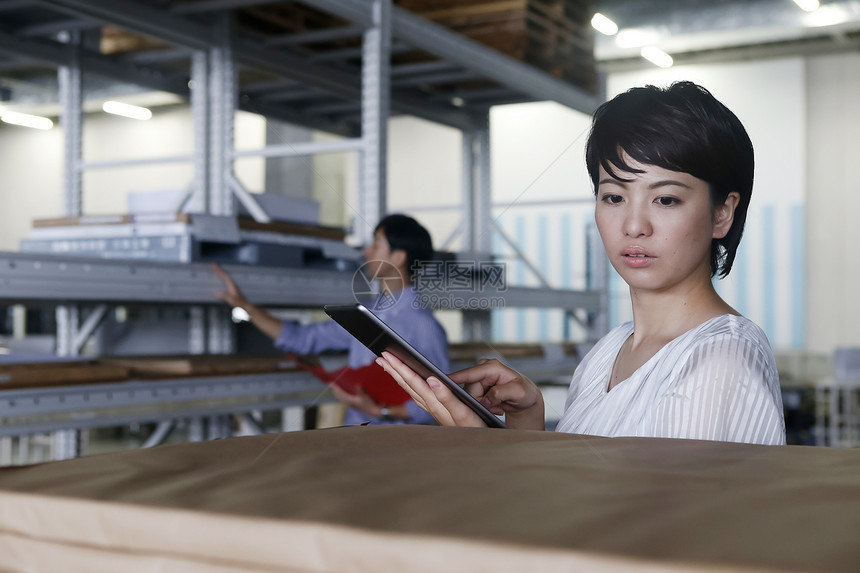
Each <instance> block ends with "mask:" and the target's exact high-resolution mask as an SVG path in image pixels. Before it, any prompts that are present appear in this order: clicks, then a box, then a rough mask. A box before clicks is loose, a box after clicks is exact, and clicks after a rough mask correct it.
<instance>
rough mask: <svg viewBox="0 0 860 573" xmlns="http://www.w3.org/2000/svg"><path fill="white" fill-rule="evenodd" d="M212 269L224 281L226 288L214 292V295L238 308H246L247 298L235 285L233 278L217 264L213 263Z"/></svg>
mask: <svg viewBox="0 0 860 573" xmlns="http://www.w3.org/2000/svg"><path fill="white" fill-rule="evenodd" d="M212 270H214V271H215V274H216V275H218V276H219V277H220V278H221V280H222V281H224V286H225V287H226V288H227V290H226V291H219V292H216V293H215V296H217V297H218V298H220V299H221V300H223V301H224V302H226V303H227V304H229V305H230V306H238V307H239V308H243V309H245V310H247V306H248V299H247V298H245V295H244V294H242V291H241V290H239V287H238V286H236V283H235V282H233V278H232V277H231V276H230V275H229V274H228V273H227V272H226V271H225V270H224V269H222V268H221V267H220V266H219V265H216V264H213V265H212Z"/></svg>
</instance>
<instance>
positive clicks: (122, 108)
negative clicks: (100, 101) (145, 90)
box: [102, 101, 152, 120]
mask: <svg viewBox="0 0 860 573" xmlns="http://www.w3.org/2000/svg"><path fill="white" fill-rule="evenodd" d="M102 109H103V110H105V111H106V112H108V113H112V114H114V115H121V116H123V117H129V118H131V119H140V120H146V119H149V118H151V117H152V112H151V111H149V110H148V109H146V108H145V107H140V106H137V105H131V104H129V103H122V102H118V101H106V102H105V103H104V105H102Z"/></svg>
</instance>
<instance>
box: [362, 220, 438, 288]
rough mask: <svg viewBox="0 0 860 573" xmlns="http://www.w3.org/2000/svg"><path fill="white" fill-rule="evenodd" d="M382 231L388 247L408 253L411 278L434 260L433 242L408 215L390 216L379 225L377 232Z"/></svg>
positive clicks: (407, 258)
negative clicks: (425, 263)
mask: <svg viewBox="0 0 860 573" xmlns="http://www.w3.org/2000/svg"><path fill="white" fill-rule="evenodd" d="M380 229H382V233H383V234H384V235H385V239H386V240H387V241H388V247H389V248H390V249H391V250H392V251H396V250H398V249H400V250H403V251H406V269H407V270H408V271H409V275H410V278H412V277H414V276H415V270H416V269H417V268H418V267H419V266H420V265H421V263H423V262H424V261H429V260H430V259H432V258H433V240H432V239H431V238H430V233H428V232H427V229H425V228H424V227H423V226H421V223H419V222H418V221H416V220H415V219H413V218H412V217H408V216H406V215H400V214H395V215H388V216H387V217H385V218H383V219H382V220H381V221H379V223H377V225H376V228H375V229H374V230H373V232H374V233H375V232H376V231H378V230H380Z"/></svg>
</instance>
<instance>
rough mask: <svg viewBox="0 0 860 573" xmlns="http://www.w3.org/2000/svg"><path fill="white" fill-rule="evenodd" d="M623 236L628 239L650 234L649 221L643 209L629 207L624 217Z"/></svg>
mask: <svg viewBox="0 0 860 573" xmlns="http://www.w3.org/2000/svg"><path fill="white" fill-rule="evenodd" d="M623 230H624V234H625V235H627V236H628V237H633V238H635V237H642V236H648V235H650V234H651V220H650V218H649V217H648V211H647V208H645V207H639V206H631V207H630V208H629V209H627V213H625V217H624V229H623Z"/></svg>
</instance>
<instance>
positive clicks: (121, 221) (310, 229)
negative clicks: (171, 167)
mask: <svg viewBox="0 0 860 573" xmlns="http://www.w3.org/2000/svg"><path fill="white" fill-rule="evenodd" d="M193 221H194V215H193V214H190V213H164V214H163V215H161V216H158V215H144V216H138V215H85V216H81V217H55V218H49V219H34V220H33V228H40V229H41V228H49V227H79V226H85V225H129V224H133V223H136V224H147V223H152V224H156V223H193ZM238 224H239V228H240V229H244V230H247V231H269V232H272V233H281V234H284V235H303V236H308V237H318V238H321V239H332V240H335V241H342V240H343V239H344V238H345V237H346V231H345V230H344V229H342V228H340V227H328V226H323V225H311V224H308V223H294V222H291V221H272V222H270V223H260V222H257V221H255V220H254V219H251V218H250V217H239V218H238Z"/></svg>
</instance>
